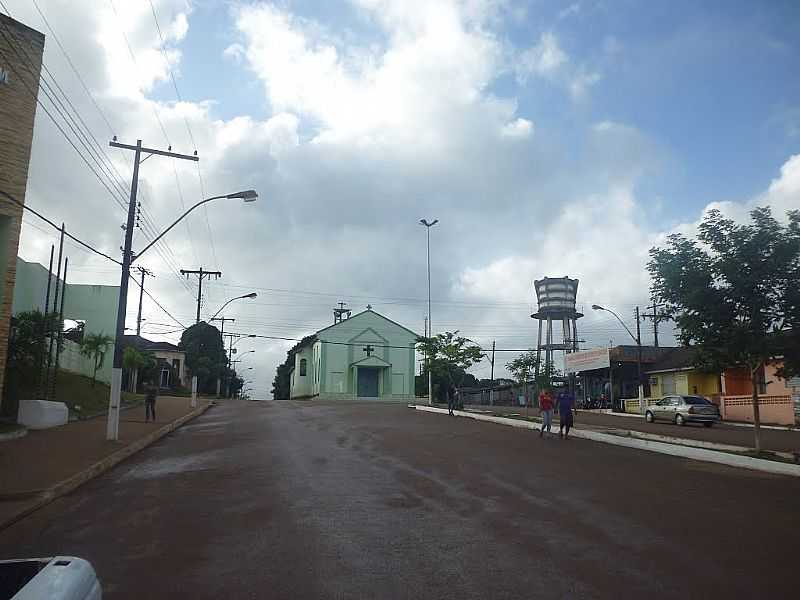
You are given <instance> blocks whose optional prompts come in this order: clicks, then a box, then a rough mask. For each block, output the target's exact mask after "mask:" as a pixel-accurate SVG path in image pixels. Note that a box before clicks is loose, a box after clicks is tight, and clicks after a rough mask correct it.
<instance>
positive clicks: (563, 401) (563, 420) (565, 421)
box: [558, 390, 575, 439]
mask: <svg viewBox="0 0 800 600" xmlns="http://www.w3.org/2000/svg"><path fill="white" fill-rule="evenodd" d="M574 404H575V398H574V397H573V396H572V394H571V393H570V392H569V391H568V390H563V391H561V392H559V394H558V421H559V423H560V425H559V427H558V435H559V436H561V437H562V438H564V439H566V438H567V437H568V436H569V429H570V427H572V423H573V413H572V407H573V405H574ZM565 430H566V431H565Z"/></svg>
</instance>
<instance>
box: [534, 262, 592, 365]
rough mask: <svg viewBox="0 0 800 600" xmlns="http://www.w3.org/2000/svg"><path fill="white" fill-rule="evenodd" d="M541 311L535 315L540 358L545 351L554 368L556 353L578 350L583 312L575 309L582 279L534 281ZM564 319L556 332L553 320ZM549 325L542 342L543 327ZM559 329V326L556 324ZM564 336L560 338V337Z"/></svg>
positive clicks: (537, 350) (564, 278) (538, 355)
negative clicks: (537, 326) (579, 327)
mask: <svg viewBox="0 0 800 600" xmlns="http://www.w3.org/2000/svg"><path fill="white" fill-rule="evenodd" d="M533 286H534V288H536V300H537V301H538V303H539V310H538V311H537V312H535V313H534V314H532V315H531V318H532V319H537V320H538V321H539V338H538V344H537V345H536V358H537V359H538V361H541V357H542V350H544V357H545V358H544V360H545V362H544V364H545V365H549V366H550V367H551V368H552V365H553V352H554V351H562V352H565V353H570V352H577V351H578V319H580V318H581V317H582V316H583V314H581V313H579V312H578V311H577V310H575V299H576V297H577V295H578V280H577V279H570V278H569V277H545V278H544V279H539V280H537V281H534V282H533ZM554 321H556V322H557V323H558V322H560V323H561V325H560V329H561V333H560V334H558V333H555V334H554V333H553V322H554ZM543 325H545V342H544V343H542V326H543ZM556 327H557V328H558V325H557V326H556ZM557 338H560V341H559V340H558V339H557ZM540 364H541V363H540Z"/></svg>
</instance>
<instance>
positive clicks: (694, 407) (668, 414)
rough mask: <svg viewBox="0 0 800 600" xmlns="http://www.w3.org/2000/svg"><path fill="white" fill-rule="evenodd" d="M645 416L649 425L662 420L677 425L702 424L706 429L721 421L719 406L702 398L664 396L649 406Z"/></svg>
mask: <svg viewBox="0 0 800 600" xmlns="http://www.w3.org/2000/svg"><path fill="white" fill-rule="evenodd" d="M644 416H645V419H646V420H647V422H648V423H652V422H653V421H656V420H658V419H660V420H663V421H671V422H672V423H675V424H676V425H684V424H686V423H702V424H703V425H705V426H706V427H711V426H712V425H713V424H714V423H716V422H717V421H719V420H720V416H719V408H717V405H716V404H712V403H711V402H709V401H708V400H706V399H705V398H703V397H702V396H678V395H674V396H664V397H663V398H662V399H661V400H659V401H658V402H656V403H655V404H653V405H651V406H648V407H647V411H646V412H645V414H644Z"/></svg>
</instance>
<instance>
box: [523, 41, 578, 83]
mask: <svg viewBox="0 0 800 600" xmlns="http://www.w3.org/2000/svg"><path fill="white" fill-rule="evenodd" d="M568 60H569V58H568V57H567V55H566V53H565V52H564V51H563V50H562V49H561V47H560V46H559V44H558V38H556V36H555V34H554V33H552V32H549V31H548V32H545V33H543V34H542V35H541V36H540V37H539V41H538V42H536V44H535V45H533V46H531V47H530V48H528V49H527V50H524V51H522V52H521V53H519V55H518V56H517V58H516V61H515V69H516V74H517V81H518V82H519V83H520V85H524V84H525V83H527V81H528V78H529V77H531V76H537V77H554V76H555V75H556V74H557V73H558V71H559V69H560V68H561V67H562V66H563V65H564V64H566V63H567V61H568Z"/></svg>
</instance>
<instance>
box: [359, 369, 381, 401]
mask: <svg viewBox="0 0 800 600" xmlns="http://www.w3.org/2000/svg"><path fill="white" fill-rule="evenodd" d="M358 397H359V398H377V397H378V369H375V368H373V367H359V369H358Z"/></svg>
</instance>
